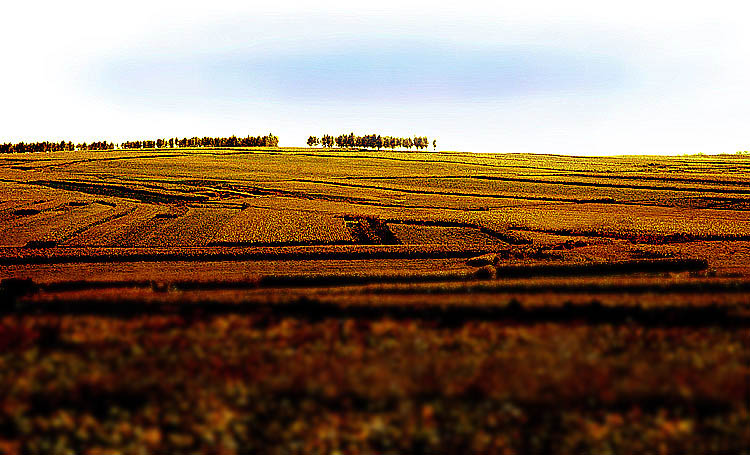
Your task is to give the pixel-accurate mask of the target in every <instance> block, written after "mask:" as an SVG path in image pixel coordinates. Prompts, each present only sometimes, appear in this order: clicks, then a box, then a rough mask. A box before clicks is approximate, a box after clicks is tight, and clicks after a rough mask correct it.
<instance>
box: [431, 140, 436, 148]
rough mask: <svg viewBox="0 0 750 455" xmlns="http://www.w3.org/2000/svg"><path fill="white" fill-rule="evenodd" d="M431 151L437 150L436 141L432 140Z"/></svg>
mask: <svg viewBox="0 0 750 455" xmlns="http://www.w3.org/2000/svg"><path fill="white" fill-rule="evenodd" d="M432 149H433V150H437V139H433V140H432Z"/></svg>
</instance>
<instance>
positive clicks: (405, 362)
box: [0, 148, 750, 454]
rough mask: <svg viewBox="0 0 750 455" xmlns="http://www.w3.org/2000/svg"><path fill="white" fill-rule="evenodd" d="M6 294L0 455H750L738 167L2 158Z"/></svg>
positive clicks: (226, 157) (201, 154) (496, 157)
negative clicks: (202, 454) (71, 454)
mask: <svg viewBox="0 0 750 455" xmlns="http://www.w3.org/2000/svg"><path fill="white" fill-rule="evenodd" d="M0 278H2V279H3V282H2V285H0V292H1V293H2V295H1V297H2V300H3V303H2V305H3V308H2V313H1V314H0V391H2V393H0V453H2V452H3V451H6V452H11V453H12V452H39V453H53V452H59V453H66V451H74V452H76V453H102V452H106V453H112V451H116V452H124V453H166V452H169V453H174V452H191V451H204V452H205V451H209V452H221V453H233V452H241V453H305V454H309V453H334V452H336V451H339V452H341V453H436V452H439V453H459V452H461V453H503V454H510V453H518V454H521V453H646V452H648V453H656V452H661V453H701V454H703V453H748V451H749V450H750V159H749V158H746V157H743V156H694V157H650V156H647V157H613V158H579V157H564V156H551V155H517V154H463V153H426V152H422V153H418V152H385V151H383V152H376V151H359V150H322V149H262V148H258V149H246V150H242V149H195V150H192V149H174V150H172V149H159V150H130V151H108V152H59V153H47V154H19V155H6V156H2V157H0ZM108 451H109V452H108ZM743 451H744V452H743Z"/></svg>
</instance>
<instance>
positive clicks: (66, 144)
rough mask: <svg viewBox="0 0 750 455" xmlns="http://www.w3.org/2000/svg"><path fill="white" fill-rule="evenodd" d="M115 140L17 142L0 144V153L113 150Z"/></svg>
mask: <svg viewBox="0 0 750 455" xmlns="http://www.w3.org/2000/svg"><path fill="white" fill-rule="evenodd" d="M114 148H115V144H114V142H107V141H94V142H92V143H90V144H87V143H85V142H83V143H81V144H73V142H71V141H60V142H49V141H43V142H17V143H15V144H12V143H9V142H7V143H5V144H0V153H26V152H37V153H38V152H68V151H73V150H112V149H114Z"/></svg>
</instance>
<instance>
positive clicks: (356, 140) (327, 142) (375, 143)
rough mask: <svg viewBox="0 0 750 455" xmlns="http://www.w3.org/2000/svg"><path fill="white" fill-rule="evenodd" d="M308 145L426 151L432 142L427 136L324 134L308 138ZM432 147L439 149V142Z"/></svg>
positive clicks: (434, 140)
mask: <svg viewBox="0 0 750 455" xmlns="http://www.w3.org/2000/svg"><path fill="white" fill-rule="evenodd" d="M307 145H309V146H310V147H313V146H315V145H322V146H323V147H333V146H336V147H360V148H368V149H378V150H380V149H382V148H389V149H395V148H406V149H411V148H416V149H420V150H421V149H426V148H428V147H429V146H430V141H429V140H428V139H427V136H422V137H420V136H414V137H413V138H410V137H393V136H381V135H380V134H366V135H364V136H355V135H354V133H349V134H341V135H339V136H336V137H333V136H331V135H330V134H324V135H323V136H321V137H320V138H318V137H317V136H310V137H309V138H307ZM432 146H433V147H434V148H437V140H436V139H433V140H432Z"/></svg>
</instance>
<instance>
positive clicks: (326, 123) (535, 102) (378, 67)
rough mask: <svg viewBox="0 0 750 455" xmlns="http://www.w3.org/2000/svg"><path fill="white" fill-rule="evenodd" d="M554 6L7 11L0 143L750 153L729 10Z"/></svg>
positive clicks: (85, 6) (744, 90)
mask: <svg viewBox="0 0 750 455" xmlns="http://www.w3.org/2000/svg"><path fill="white" fill-rule="evenodd" d="M559 3H560V2H551V1H536V2H524V5H503V4H497V3H492V4H485V3H484V2H462V3H461V4H460V5H453V6H444V7H440V8H438V9H436V8H435V5H434V4H432V3H428V2H421V3H420V2H417V3H414V2H379V3H378V4H377V5H376V6H364V7H362V6H358V5H357V4H356V3H352V2H331V1H329V2H326V1H323V2H319V3H316V4H315V5H307V4H303V3H296V2H279V3H277V4H274V5H272V6H268V5H266V6H263V7H259V6H257V5H244V6H237V5H235V4H234V3H232V2H223V1H215V2H211V3H205V2H171V1H170V2H153V1H152V2H146V1H140V0H137V1H133V2H129V3H128V4H126V5H115V6H111V5H102V4H101V2H98V3H97V2H80V1H79V2H73V3H70V4H67V3H66V4H65V5H59V4H56V3H44V2H40V3H31V4H24V5H15V6H11V7H10V14H9V15H6V20H8V23H7V24H6V27H4V28H2V29H0V39H2V42H3V43H6V44H5V45H4V46H3V48H2V52H3V54H4V61H6V62H7V61H12V62H14V63H16V65H15V66H14V67H13V68H14V69H13V70H11V71H7V70H6V71H4V72H3V73H2V74H0V82H2V85H0V95H2V99H3V104H4V108H3V109H2V111H0V141H17V140H26V141H29V140H43V139H50V140H56V139H57V140H59V139H62V138H70V139H73V140H76V141H78V140H93V139H98V138H108V139H113V140H123V139H128V138H140V137H158V136H165V137H168V136H190V135H199V136H204V135H221V136H226V135H231V134H237V135H246V134H253V135H257V134H265V133H267V132H268V131H272V132H274V133H275V134H277V135H278V136H279V137H280V140H281V145H303V144H304V141H305V139H306V138H307V136H308V135H310V134H316V135H320V134H322V133H331V134H339V133H346V132H349V131H354V132H355V133H358V134H365V133H368V132H380V133H383V134H392V135H413V134H419V135H427V136H429V137H431V138H432V137H437V139H438V143H439V148H441V149H445V150H464V151H476V152H479V151H497V152H539V153H571V154H591V155H593V154H620V153H648V154H652V153H668V154H676V153H699V152H702V153H733V152H735V151H737V150H746V149H750V132H748V131H749V129H748V128H747V126H746V125H748V124H749V123H750V108H749V107H748V106H750V88H748V86H747V84H746V83H745V80H744V75H745V74H747V70H748V69H750V68H749V67H750V63H748V62H746V61H745V60H746V56H747V55H750V53H748V51H750V40H749V39H748V38H749V36H750V34H749V33H748V32H747V31H746V30H745V28H744V27H743V24H741V20H742V18H743V17H746V16H745V15H744V13H746V11H744V8H740V7H736V6H733V4H731V3H727V4H726V5H723V4H722V3H715V4H712V7H711V9H710V10H709V9H705V8H703V7H698V6H696V7H693V8H691V7H689V6H686V5H685V4H680V3H654V2H635V3H628V5H622V6H616V7H612V6H609V5H606V6H603V5H601V2H593V1H592V2H590V1H574V2H565V3H564V4H562V5H561V4H559ZM40 11H44V14H43V15H42V16H40V13H39V12H40Z"/></svg>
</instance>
